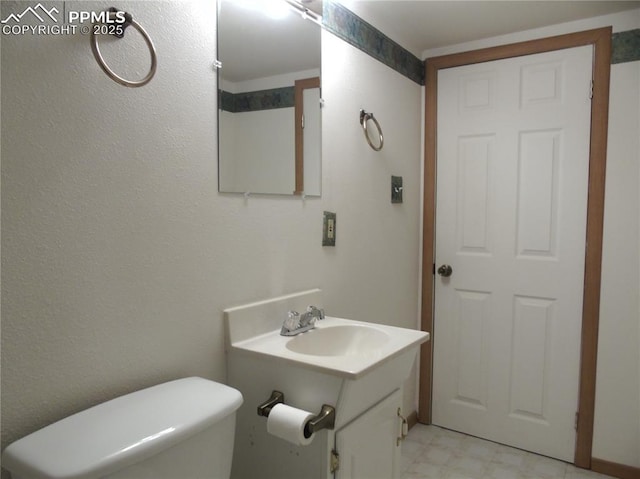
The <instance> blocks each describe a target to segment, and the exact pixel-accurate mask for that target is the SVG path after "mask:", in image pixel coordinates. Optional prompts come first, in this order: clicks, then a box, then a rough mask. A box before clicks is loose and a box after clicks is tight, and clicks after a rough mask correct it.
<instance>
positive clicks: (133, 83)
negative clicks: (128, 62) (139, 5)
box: [91, 7, 158, 88]
mask: <svg viewBox="0 0 640 479" xmlns="http://www.w3.org/2000/svg"><path fill="white" fill-rule="evenodd" d="M107 12H108V16H109V19H110V20H114V21H115V18H116V13H117V12H118V10H117V9H115V8H113V7H111V8H109V9H108V10H107ZM124 17H125V22H124V23H122V24H119V23H109V24H106V25H105V26H108V27H114V26H119V25H122V29H121V30H120V31H119V32H118V33H113V35H114V36H116V37H118V38H122V37H123V36H124V29H125V28H127V27H128V26H129V25H131V26H133V28H135V29H136V30H138V31H139V32H140V34H141V35H142V38H144V41H145V43H146V44H147V47H148V48H149V53H150V54H151V68H150V69H149V73H147V75H146V76H145V77H144V78H143V79H142V80H127V79H126V78H122V77H121V76H120V75H118V74H117V73H115V72H114V71H113V70H112V69H111V68H109V65H107V63H106V62H105V61H104V58H103V57H102V53H100V47H99V46H98V37H99V36H100V35H96V28H97V27H99V26H100V25H103V24H100V23H94V24H93V25H92V26H91V50H92V51H93V56H94V57H95V59H96V61H97V62H98V65H100V68H102V70H103V71H104V72H105V73H106V74H107V76H108V77H109V78H111V79H112V80H113V81H115V82H116V83H119V84H120V85H123V86H126V87H130V88H137V87H141V86H143V85H146V84H147V83H149V82H150V81H151V79H152V78H153V75H155V73H156V68H157V66H158V59H157V57H156V48H155V47H154V46H153V42H152V41H151V38H149V34H148V33H147V32H146V31H145V29H144V28H142V25H140V24H139V23H138V22H136V21H135V20H134V19H133V18H132V17H131V15H130V14H129V13H125V14H124ZM109 33H111V32H109Z"/></svg>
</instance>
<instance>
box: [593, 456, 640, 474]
mask: <svg viewBox="0 0 640 479" xmlns="http://www.w3.org/2000/svg"><path fill="white" fill-rule="evenodd" d="M591 470H592V471H595V472H599V473H600V474H607V475H609V476H613V477H618V478H620V479H638V478H639V477H640V468H639V467H633V466H626V465H624V464H618V463H616V462H609V461H605V460H604V459H596V458H595V457H593V458H591Z"/></svg>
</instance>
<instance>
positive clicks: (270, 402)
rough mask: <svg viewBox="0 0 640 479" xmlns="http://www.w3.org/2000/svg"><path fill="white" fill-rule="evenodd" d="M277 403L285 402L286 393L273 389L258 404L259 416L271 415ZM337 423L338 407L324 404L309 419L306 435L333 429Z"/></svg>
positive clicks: (305, 430)
mask: <svg viewBox="0 0 640 479" xmlns="http://www.w3.org/2000/svg"><path fill="white" fill-rule="evenodd" d="M276 404H284V394H283V393H281V392H280V391H275V390H274V391H273V392H272V393H271V396H270V397H269V399H267V400H266V401H265V402H263V403H262V404H260V405H259V406H258V416H263V417H269V413H270V412H271V409H273V407H274V406H275V405H276ZM335 425H336V408H334V407H333V406H329V405H328V404H323V405H322V409H321V410H320V413H318V414H317V415H316V416H314V417H312V418H311V419H309V421H308V422H307V424H305V427H304V435H305V437H311V435H312V434H313V433H315V432H318V431H319V430H321V429H333V428H334V427H335Z"/></svg>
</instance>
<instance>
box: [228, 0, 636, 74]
mask: <svg viewBox="0 0 640 479" xmlns="http://www.w3.org/2000/svg"><path fill="white" fill-rule="evenodd" d="M298 1H299V2H301V3H302V4H303V5H304V6H305V7H306V8H309V9H311V10H315V11H318V12H321V11H322V0H298ZM338 1H339V2H340V3H342V4H344V5H345V6H346V7H347V8H348V9H349V10H351V11H353V12H354V13H355V14H356V15H358V16H359V17H361V18H362V19H364V20H365V21H367V22H369V23H370V24H372V25H373V26H374V27H376V28H377V29H378V30H380V31H382V32H383V33H385V34H386V35H387V36H388V37H390V38H391V39H392V40H394V41H396V42H397V43H399V44H400V45H402V46H403V47H404V48H406V49H407V50H409V51H410V52H412V53H413V54H414V55H416V56H417V57H419V58H423V53H424V52H425V51H426V50H430V49H434V48H438V47H443V46H447V45H456V44H459V43H465V42H469V41H473V40H480V39H483V38H490V37H495V36H499V35H504V34H508V33H514V32H518V31H523V30H529V29H533V28H540V27H545V26H549V25H554V24H558V23H565V22H569V21H573V20H580V19H584V18H589V17H595V16H600V15H606V14H609V13H616V12H620V11H623V10H630V9H636V8H640V0H638V1H619V0H605V1H601V0H586V1H585V0H538V1H531V0H492V1H489V0H448V1H443V0H413V1H407V0H338ZM218 2H219V14H220V15H219V17H218V24H219V29H218V45H219V52H218V53H219V59H220V60H222V63H223V67H222V70H221V74H222V77H223V78H224V79H225V80H227V81H231V82H241V81H243V80H249V79H255V78H264V77H269V76H274V75H278V74H283V73H286V72H296V71H302V70H312V69H319V68H320V28H319V27H318V25H316V24H315V23H313V22H310V21H307V20H303V19H302V18H301V17H300V15H298V14H294V13H293V12H292V11H291V12H289V15H288V16H287V17H286V18H279V19H277V20H274V19H270V18H268V17H266V16H265V12H264V10H265V8H264V5H266V3H263V2H264V0H218ZM251 4H253V5H254V7H252V8H247V6H248V5H249V6H250V5H251ZM255 6H257V8H255Z"/></svg>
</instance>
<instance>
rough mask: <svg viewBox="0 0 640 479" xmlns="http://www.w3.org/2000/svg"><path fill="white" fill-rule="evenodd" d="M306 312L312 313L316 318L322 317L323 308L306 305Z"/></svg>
mask: <svg viewBox="0 0 640 479" xmlns="http://www.w3.org/2000/svg"><path fill="white" fill-rule="evenodd" d="M307 313H310V314H312V315H313V316H315V317H316V318H318V319H324V309H322V308H318V307H316V306H307Z"/></svg>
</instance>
